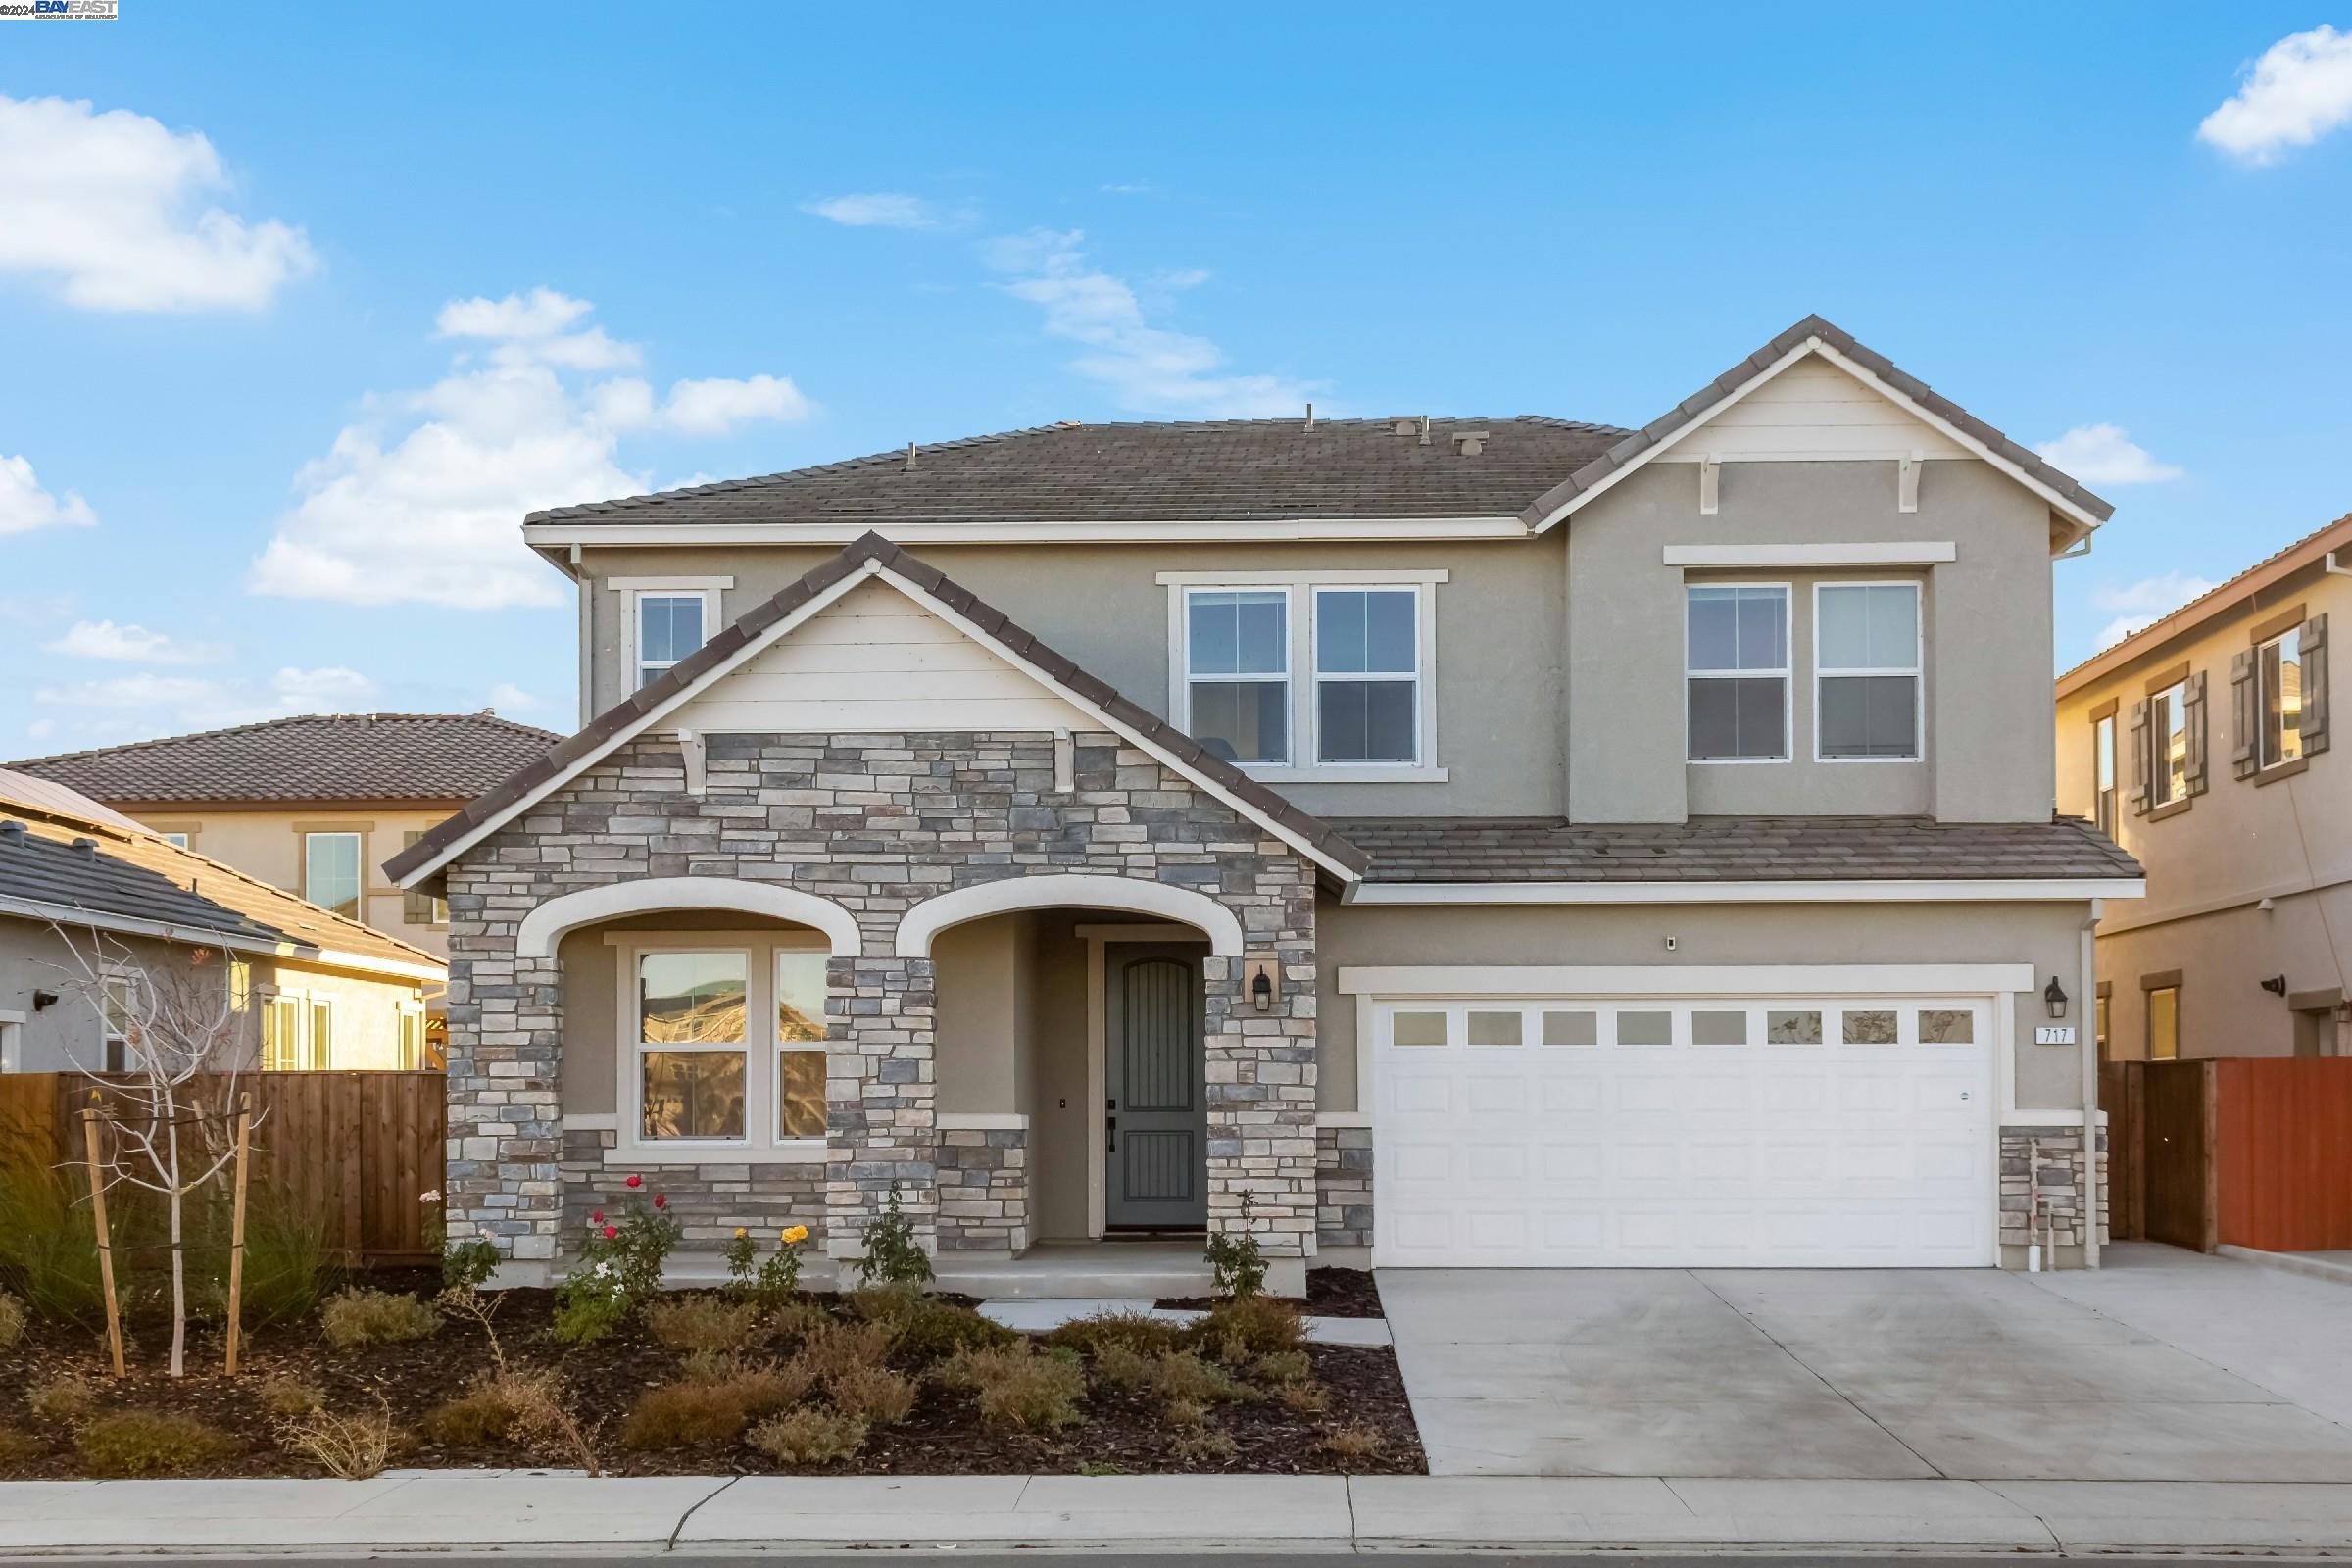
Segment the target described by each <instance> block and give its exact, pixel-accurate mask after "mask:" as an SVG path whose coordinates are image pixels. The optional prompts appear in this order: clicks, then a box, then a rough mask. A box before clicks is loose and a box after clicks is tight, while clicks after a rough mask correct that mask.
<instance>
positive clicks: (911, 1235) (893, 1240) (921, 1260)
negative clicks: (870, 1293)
mask: <svg viewBox="0 0 2352 1568" xmlns="http://www.w3.org/2000/svg"><path fill="white" fill-rule="evenodd" d="M877 1283H879V1284H882V1285H928V1284H930V1283H931V1259H930V1257H929V1256H928V1255H927V1254H926V1253H925V1252H924V1251H923V1248H922V1244H921V1243H920V1242H919V1241H917V1240H916V1238H915V1232H914V1220H913V1218H912V1216H910V1215H908V1214H907V1211H906V1210H905V1209H904V1208H902V1207H901V1206H900V1204H899V1190H898V1189H897V1188H896V1187H893V1188H892V1189H891V1190H890V1201H888V1202H887V1203H885V1204H884V1205H883V1207H882V1212H881V1213H880V1214H878V1215H876V1216H875V1217H874V1219H873V1220H872V1221H871V1222H870V1223H869V1224H867V1226H866V1227H865V1253H864V1255H863V1256H861V1257H859V1258H858V1284H860V1285H873V1284H877Z"/></svg>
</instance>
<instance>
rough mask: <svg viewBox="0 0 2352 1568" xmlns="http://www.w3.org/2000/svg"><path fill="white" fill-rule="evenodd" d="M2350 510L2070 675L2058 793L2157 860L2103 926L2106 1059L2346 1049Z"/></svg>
mask: <svg viewBox="0 0 2352 1568" xmlns="http://www.w3.org/2000/svg"><path fill="white" fill-rule="evenodd" d="M2330 621H2333V622H2335V623H2337V624H2339V625H2341V624H2346V623H2352V516H2345V517H2340V518H2338V519H2336V520H2335V521H2334V522H2331V523H2329V524H2328V525H2327V527H2325V528H2322V529H2321V530H2320V531H2319V532H2317V533H2315V534H2312V535H2311V536H2309V537H2308V538H2305V539H2300V540H2297V541H2296V542H2295V543H2294V544H2292V545H2289V546H2288V547H2287V548H2286V549H2284V550H2281V551H2280V552H2278V554H2277V555H2275V556H2273V557H2271V558H2270V559H2269V560H2267V561H2264V562H2262V563H2261V564H2257V565H2254V566H2251V567H2249V568H2247V569H2246V570H2245V571H2242V572H2240V573H2238V575H2236V576H2235V577H2232V578H2230V579H2229V581H2228V582H2226V583H2224V584H2222V585H2221V586H2220V587H2219V588H2216V589H2214V590H2213V591H2212V592H2210V593H2208V594H2206V595H2204V596H2203V597H2202V598H2200V599H2197V600H2195V601H2194V602H2192V603H2190V604H2188V605H2187V606H2185V607H2183V608H2181V609H2180V610H2177V611H2175V612H2173V613H2171V614H2169V615H2167V616H2165V617H2164V618H2163V619H2162V620H2159V621H2157V622H2156V623H2155V624H2154V625H2152V626H2149V627H2147V628H2146V629H2145V630H2142V631H2139V632H2135V633H2133V634H2132V635H2131V636H2130V637H2127V638H2125V639H2124V640H2123V641H2122V642H2120V643H2117V644H2116V645H2115V646H2114V647H2112V648H2109V649H2107V650H2106V651H2104V652H2103V653H2101V654H2099V655H2098V656H2097V657H2096V658H2093V659H2091V660H2090V661H2088V662H2085V663H2082V664H2080V665H2077V666H2076V667H2075V668H2073V669H2071V670H2068V671H2067V672H2066V673H2065V674H2064V675H2061V676H2059V677H2058V800H2059V805H2060V807H2061V809H2066V810H2070V811H2080V812H2082V814H2083V815H2085V816H2089V817H2092V818H2094V819H2095V820H2096V821H2097V822H2098V823H2099V824H2100V825H2101V826H2102V827H2104V828H2105V829H2106V830H2107V831H2108V832H2109V833H2111V834H2112V835H2114V837H2115V839H2116V842H2117V843H2119V844H2121V845H2122V846H2123V847H2124V848H2125V849H2127V850H2129V851H2131V854H2132V855H2133V857H2135V858H2137V859H2138V860H2139V861H2140V862H2141V863H2142V864H2143V865H2145V866H2146V867H2147V871H2148V895H2147V897H2146V898H2145V899H2143V900H2138V901H2135V902H2133V903H2130V904H2124V905H2118V906H2115V907H2111V908H2109V909H2108V911H2107V916H2106V918H2105V919H2104V920H2102V921H2101V922H2100V924H2099V941H2098V963H2099V991H2098V995H2099V1006H2098V1010H2097V1020H2098V1024H2099V1032H2100V1035H2101V1045H2102V1053H2101V1054H2102V1055H2103V1056H2106V1057H2111V1058H2113V1059H2115V1060H2119V1061H2130V1060H2136V1059H2141V1058H2151V1057H2152V1058H2155V1059H2158V1060H2164V1059H2170V1058H2173V1057H2177V1056H2289V1055H2292V1056H2339V1055H2352V1007H2348V1006H2347V1005H2346V1004H2347V1002H2352V980H2347V979H2346V975H2347V972H2348V971H2352V761H2347V760H2346V758H2345V756H2344V755H2343V754H2341V753H2338V752H2336V751H2335V749H2334V747H2333V746H2332V745H2331V742H2332V741H2333V739H2334V733H2333V732H2334V725H2333V723H2332V722H2331V719H2330V715H2329V709H2330V707H2331V706H2332V704H2331V702H2330V699H2329V690H2328V688H2329V684H2330V683H2329V681H2328V677H2327V666H2328V662H2329V639H2328V625H2329V623H2330Z"/></svg>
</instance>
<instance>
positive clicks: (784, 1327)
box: [767, 1299, 833, 1345]
mask: <svg viewBox="0 0 2352 1568" xmlns="http://www.w3.org/2000/svg"><path fill="white" fill-rule="evenodd" d="M832 1321H833V1314H832V1313H830V1312H828V1311H826V1310H825V1309H824V1308H823V1307H821V1306H819V1305H817V1304H816V1303H815V1302H814V1301H811V1300H808V1299H798V1300H791V1301H786V1302H785V1303H784V1304H783V1305H781V1306H778V1307H774V1308H772V1309H770V1310H769V1312H768V1314H767V1332H768V1337H769V1338H771V1339H774V1340H777V1341H780V1342H781V1343H783V1344H785V1345H796V1344H798V1343H799V1342H800V1341H802V1340H805V1339H807V1338H808V1337H809V1335H811V1334H813V1333H815V1332H816V1331H817V1330H818V1329H821V1328H823V1327H824V1326H825V1325H826V1324H828V1323H830V1322H832Z"/></svg>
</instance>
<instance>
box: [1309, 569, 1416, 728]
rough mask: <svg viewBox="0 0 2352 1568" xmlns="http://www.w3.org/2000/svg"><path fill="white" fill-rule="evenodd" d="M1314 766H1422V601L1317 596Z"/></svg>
mask: <svg viewBox="0 0 2352 1568" xmlns="http://www.w3.org/2000/svg"><path fill="white" fill-rule="evenodd" d="M1314 593H1315V760H1317V761H1319V762H1407V763H1409V762H1414V761H1418V760H1419V756H1418V753H1419V751H1420V722H1419V719H1418V717H1417V716H1416V715H1417V711H1418V709H1419V705H1420V689H1421V655H1420V646H1419V644H1420V629H1419V628H1420V608H1419V601H1420V596H1419V595H1418V594H1416V593H1415V592H1414V591H1413V590H1412V589H1410V588H1317V589H1316V590H1315V591H1314Z"/></svg>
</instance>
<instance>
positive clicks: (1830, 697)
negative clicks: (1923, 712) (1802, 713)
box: [1813, 582, 1921, 761]
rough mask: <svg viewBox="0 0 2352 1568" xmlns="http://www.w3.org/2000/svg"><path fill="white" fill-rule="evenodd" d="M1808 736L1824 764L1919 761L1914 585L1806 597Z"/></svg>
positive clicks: (1826, 587)
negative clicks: (1809, 623) (1809, 603)
mask: <svg viewBox="0 0 2352 1568" xmlns="http://www.w3.org/2000/svg"><path fill="white" fill-rule="evenodd" d="M1813 610H1814V625H1813V647H1814V672H1815V715H1814V730H1815V736H1816V740H1817V743H1818V751H1817V755H1818V756H1820V757H1821V758H1822V759H1823V760H1836V761H1857V760H1913V759H1916V758H1917V757H1918V756H1919V752H1920V746H1919V736H1920V701H1919V686H1920V668H1921V648H1920V626H1919V619H1920V617H1919V584H1917V583H1911V582H1900V583H1877V582H1870V583H1822V584H1819V585H1818V586H1817V587H1816V588H1815V589H1814V591H1813Z"/></svg>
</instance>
